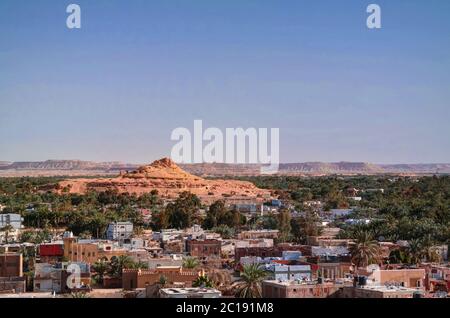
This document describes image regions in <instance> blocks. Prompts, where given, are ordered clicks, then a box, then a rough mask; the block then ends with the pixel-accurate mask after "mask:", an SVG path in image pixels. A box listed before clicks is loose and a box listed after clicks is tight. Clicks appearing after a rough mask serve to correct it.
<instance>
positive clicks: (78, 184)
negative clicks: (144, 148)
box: [58, 158, 270, 203]
mask: <svg viewBox="0 0 450 318" xmlns="http://www.w3.org/2000/svg"><path fill="white" fill-rule="evenodd" d="M63 189H67V190H68V191H69V193H80V194H83V193H86V192H89V191H106V190H115V191H118V192H119V193H130V194H136V195H142V194H144V193H148V192H150V191H152V190H157V191H158V193H159V195H161V196H162V197H165V198H176V197H177V196H178V195H179V194H180V193H181V192H183V191H190V192H192V193H194V194H196V195H197V196H198V197H199V198H200V199H201V200H202V201H203V202H205V203H210V202H213V201H215V200H219V199H225V200H227V201H235V202H239V201H246V200H256V201H262V200H264V199H267V198H269V197H270V193H269V191H267V190H262V189H259V188H257V187H256V186H255V185H253V184H252V183H250V182H245V181H235V180H206V179H203V178H201V177H197V176H194V175H192V174H189V173H187V172H185V171H184V170H182V169H181V168H180V167H179V166H177V165H176V164H175V163H174V162H173V161H172V160H170V159H168V158H164V159H161V160H157V161H155V162H153V163H152V164H150V165H147V166H142V167H139V168H138V169H136V170H135V171H132V172H127V173H121V174H120V175H119V176H118V177H115V178H98V179H69V180H65V181H62V182H60V184H59V189H58V191H59V192H61V191H63Z"/></svg>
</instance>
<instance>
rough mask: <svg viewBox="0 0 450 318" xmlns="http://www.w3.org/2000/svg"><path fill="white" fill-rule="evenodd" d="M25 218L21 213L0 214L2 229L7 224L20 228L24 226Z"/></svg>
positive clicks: (0, 226)
mask: <svg viewBox="0 0 450 318" xmlns="http://www.w3.org/2000/svg"><path fill="white" fill-rule="evenodd" d="M22 222H23V218H22V217H21V216H20V214H12V213H8V214H0V229H1V228H2V227H5V226H8V225H10V226H12V228H13V229H15V230H20V229H22V228H23V226H22Z"/></svg>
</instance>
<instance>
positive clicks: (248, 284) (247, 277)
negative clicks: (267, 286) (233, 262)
mask: <svg viewBox="0 0 450 318" xmlns="http://www.w3.org/2000/svg"><path fill="white" fill-rule="evenodd" d="M266 276H267V272H266V271H265V270H264V269H263V268H262V267H261V266H260V265H259V264H250V265H245V266H244V268H243V270H242V272H241V281H240V283H239V289H238V291H237V293H236V297H239V298H261V297H262V289H261V281H262V280H263V279H264V278H265V277H266Z"/></svg>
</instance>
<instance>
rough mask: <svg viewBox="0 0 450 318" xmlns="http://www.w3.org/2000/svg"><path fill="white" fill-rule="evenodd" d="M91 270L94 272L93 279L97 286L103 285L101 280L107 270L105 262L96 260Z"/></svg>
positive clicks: (107, 266)
mask: <svg viewBox="0 0 450 318" xmlns="http://www.w3.org/2000/svg"><path fill="white" fill-rule="evenodd" d="M92 268H93V269H94V271H95V273H96V274H95V276H94V277H95V279H96V281H97V282H98V283H99V284H103V278H104V277H105V274H106V273H107V272H108V270H109V264H108V262H106V261H105V260H98V261H97V262H96V263H95V264H94V265H93V266H92Z"/></svg>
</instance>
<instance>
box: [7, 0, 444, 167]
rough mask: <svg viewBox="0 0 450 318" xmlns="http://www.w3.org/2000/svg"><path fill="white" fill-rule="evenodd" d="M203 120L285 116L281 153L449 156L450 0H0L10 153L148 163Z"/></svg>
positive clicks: (23, 157) (263, 121) (279, 121)
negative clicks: (73, 8)
mask: <svg viewBox="0 0 450 318" xmlns="http://www.w3.org/2000/svg"><path fill="white" fill-rule="evenodd" d="M70 3H77V4H79V5H80V6H81V9H82V28H81V29H80V30H69V29H68V28H67V27H66V18H67V15H68V14H67V13H66V12H65V9H66V6H67V5H68V4H70ZM370 3H377V4H379V5H380V6H381V8H382V29H381V30H369V29H367V27H366V18H367V16H368V14H367V13H366V7H367V5H368V4H370ZM194 119H202V120H203V123H204V126H206V127H219V128H225V127H244V128H248V127H267V128H270V127H279V128H280V153H281V161H282V162H302V161H367V162H375V163H418V162H430V163H432V162H434V163H436V162H450V1H448V0H428V1H425V0H421V1H418V0H395V1H394V0H389V1H387V0H384V1H381V0H371V1H368V0H367V1H363V0H342V1H337V0H328V1H325V0H320V1H319V0H317V1H313V0H308V1H303V0H292V1H288V0H271V1H269V0H226V1H225V0H215V1H211V0H151V1H148V0H70V1H63V0H53V1H51V0H34V1H29V0H1V1H0V160H9V161H29V160H45V159H82V160H95V161H115V160H119V161H126V162H136V163H144V162H150V161H152V160H154V159H157V158H159V157H162V156H167V155H169V154H170V150H171V147H172V145H173V144H174V142H172V141H171V140H170V134H171V131H172V130H173V129H174V128H176V127H187V128H190V129H192V127H193V120H194Z"/></svg>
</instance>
